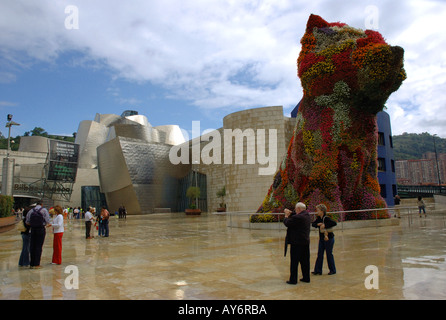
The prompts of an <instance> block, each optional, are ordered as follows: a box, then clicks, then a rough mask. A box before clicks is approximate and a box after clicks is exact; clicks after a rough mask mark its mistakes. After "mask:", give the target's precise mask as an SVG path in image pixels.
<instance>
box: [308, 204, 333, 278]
mask: <svg viewBox="0 0 446 320" xmlns="http://www.w3.org/2000/svg"><path fill="white" fill-rule="evenodd" d="M316 215H317V218H316V220H315V221H314V222H313V223H312V226H313V227H315V228H319V249H318V252H317V259H316V264H315V266H314V271H313V272H312V274H314V275H321V274H322V265H323V262H324V251H325V252H326V255H327V263H328V269H329V272H328V274H329V275H332V274H336V266H335V261H334V257H333V246H334V233H333V230H331V228H333V227H335V226H336V225H337V223H336V221H334V220H333V219H331V218H330V217H329V216H327V207H326V206H325V205H324V204H318V205H317V206H316Z"/></svg>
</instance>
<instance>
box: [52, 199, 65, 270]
mask: <svg viewBox="0 0 446 320" xmlns="http://www.w3.org/2000/svg"><path fill="white" fill-rule="evenodd" d="M54 214H55V215H56V216H55V217H54V218H53V224H52V226H53V233H54V238H53V260H52V263H53V264H62V237H63V232H64V226H63V216H64V215H63V210H62V207H61V206H55V207H54Z"/></svg>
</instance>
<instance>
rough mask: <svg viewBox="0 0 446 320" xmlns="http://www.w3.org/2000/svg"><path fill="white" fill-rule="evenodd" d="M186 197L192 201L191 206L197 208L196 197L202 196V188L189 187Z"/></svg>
mask: <svg viewBox="0 0 446 320" xmlns="http://www.w3.org/2000/svg"><path fill="white" fill-rule="evenodd" d="M186 197H188V198H189V199H190V201H191V203H192V204H191V205H190V208H191V209H195V208H196V207H197V204H196V201H195V199H197V198H198V197H200V188H199V187H189V188H187V191H186Z"/></svg>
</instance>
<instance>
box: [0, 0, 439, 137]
mask: <svg viewBox="0 0 446 320" xmlns="http://www.w3.org/2000/svg"><path fill="white" fill-rule="evenodd" d="M312 13H313V14H317V15H320V16H321V17H322V18H324V19H325V20H327V21H329V22H335V21H341V22H344V23H347V24H348V25H350V26H352V27H355V28H360V29H374V30H376V31H379V32H380V33H381V34H382V35H383V36H384V38H385V39H386V41H387V42H388V43H389V44H390V45H399V46H401V47H403V48H404V50H405V69H406V73H407V79H406V81H405V82H404V83H403V85H402V86H401V87H400V89H399V90H398V91H397V92H394V93H393V94H392V95H391V96H390V98H389V100H388V101H387V103H386V107H387V110H386V111H387V112H388V113H389V114H390V118H391V124H392V133H393V134H394V135H398V134H402V133H403V132H408V133H422V132H429V133H431V134H437V135H438V136H440V137H443V138H446V112H445V109H446V108H445V107H446V90H445V89H446V86H445V84H446V32H444V27H443V23H444V20H445V19H446V1H427V0H392V1H358V0H347V1H343V0H339V1H331V0H330V1H328V0H312V1H307V0H265V1H261V0H258V1H257V0H251V1H249V0H246V1H245V0H128V1H123V0H69V1H65V0H57V1H55V0H0V127H1V128H0V131H1V132H2V133H3V134H4V135H5V136H7V128H5V125H6V122H7V114H12V115H13V121H15V122H17V123H19V124H20V126H13V127H12V133H11V135H12V136H17V135H23V134H24V133H25V132H26V131H31V130H32V129H33V128H35V127H41V128H44V129H45V130H46V131H47V132H48V133H50V134H60V135H70V136H71V135H72V134H73V133H74V132H76V131H77V129H78V126H79V123H80V122H81V121H83V120H94V117H95V115H96V113H100V114H109V113H111V114H118V115H120V114H121V113H122V112H123V111H124V110H129V109H130V110H137V111H138V112H139V113H140V114H143V115H145V116H146V117H147V119H148V120H149V122H150V123H151V124H152V125H153V126H158V125H168V124H177V125H179V126H180V127H181V128H182V129H183V130H185V131H186V132H191V130H192V121H200V128H201V130H208V129H217V128H220V127H222V125H223V118H224V116H226V115H228V114H230V113H232V112H235V111H240V110H245V109H250V108H257V107H265V106H283V108H284V114H285V115H286V116H289V115H290V113H291V111H292V109H293V108H294V107H295V106H296V104H297V103H298V102H299V101H300V99H301V98H302V87H301V85H300V80H299V78H298V77H297V70H296V60H297V57H298V55H299V52H300V48H301V47H300V39H301V38H302V36H303V34H304V30H305V26H306V22H307V20H308V17H309V15H310V14H312ZM2 128H3V129H2Z"/></svg>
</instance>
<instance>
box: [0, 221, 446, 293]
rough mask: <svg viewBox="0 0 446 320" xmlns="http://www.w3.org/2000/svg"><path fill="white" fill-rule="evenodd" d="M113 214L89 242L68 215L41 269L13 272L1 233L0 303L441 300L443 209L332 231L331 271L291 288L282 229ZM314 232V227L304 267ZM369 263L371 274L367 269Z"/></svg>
mask: <svg viewBox="0 0 446 320" xmlns="http://www.w3.org/2000/svg"><path fill="white" fill-rule="evenodd" d="M111 219H112V220H111V221H110V237H109V238H98V237H95V238H94V239H92V240H86V239H84V234H85V227H84V222H83V221H80V220H71V221H66V230H65V234H64V236H63V253H62V255H63V264H62V265H51V263H50V262H51V256H52V238H53V235H52V234H50V233H47V237H46V241H45V245H44V251H43V255H42V266H43V268H42V269H33V270H31V269H28V268H19V267H18V266H17V262H18V259H19V255H20V251H21V242H22V240H21V236H20V234H18V233H17V232H16V231H15V230H12V231H8V232H6V233H2V234H0V299H14V300H18V299H23V300H34V299H76V300H87V299H88V300H90V299H168V300H170V299H212V300H213V299H216V300H217V299H218V300H225V299H234V300H238V299H241V300H247V299H249V300H262V299H281V300H284V299H285V300H286V299H384V300H386V299H446V260H445V258H446V246H445V243H446V233H445V230H446V225H445V219H444V217H443V216H441V215H440V216H439V215H436V216H428V218H421V219H419V218H418V217H416V219H414V220H413V223H412V224H411V225H409V224H408V221H407V220H406V218H404V217H403V219H402V221H401V224H400V226H394V227H380V228H376V227H372V228H366V229H357V230H344V231H343V232H341V231H338V232H336V243H335V250H334V255H335V260H336V267H337V271H338V273H337V274H336V275H332V276H328V275H326V273H327V272H328V270H327V266H326V262H325V261H324V273H325V274H324V275H322V276H313V277H312V278H311V283H309V284H308V283H299V284H298V285H296V286H292V285H287V284H286V283H285V281H286V280H287V279H288V275H289V273H288V270H289V257H286V258H284V257H283V242H284V231H283V230H282V231H277V230H268V231H262V230H248V229H237V228H228V227H226V217H225V216H216V215H212V214H203V215H202V216H195V217H191V216H185V215H184V214H182V213H172V214H156V215H146V216H128V217H127V220H125V221H122V220H118V219H117V218H115V217H111ZM417 219H418V220H417ZM317 237H318V235H317V233H316V232H314V231H313V232H312V233H311V265H313V264H314V261H315V258H316V252H317V243H318V238H317ZM73 266H74V267H73ZM367 266H376V267H377V271H378V272H376V271H375V272H374V273H371V274H369V273H365V269H366V267H367ZM70 268H71V269H70ZM73 270H75V271H77V272H78V275H79V277H78V280H79V282H78V288H77V289H76V288H75V287H74V288H72V287H73V286H74V285H75V281H74V280H73V279H74V278H75V277H74V276H75V271H73ZM65 272H66V273H65ZM299 272H300V270H299ZM299 276H300V275H299ZM368 276H378V279H375V280H374V281H371V280H370V279H369V280H366V278H367V277H368ZM365 283H367V284H371V285H377V286H378V288H377V289H373V288H372V289H367V288H366V286H365Z"/></svg>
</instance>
